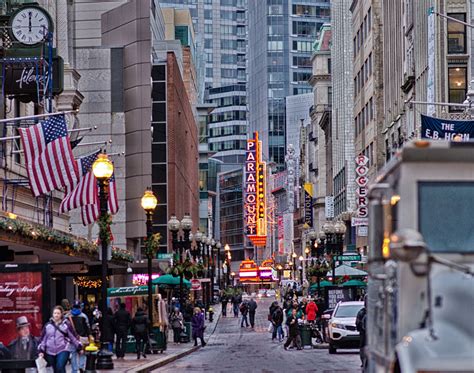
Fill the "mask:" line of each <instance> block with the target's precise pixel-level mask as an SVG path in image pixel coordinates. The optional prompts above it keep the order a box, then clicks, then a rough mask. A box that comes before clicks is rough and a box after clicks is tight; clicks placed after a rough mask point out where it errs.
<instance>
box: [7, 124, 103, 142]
mask: <svg viewBox="0 0 474 373" xmlns="http://www.w3.org/2000/svg"><path fill="white" fill-rule="evenodd" d="M96 129H97V126H94V127H87V128H74V129H72V130H67V132H68V133H73V132H83V131H87V132H90V131H92V130H96ZM19 138H20V136H7V137H0V141H9V140H17V139H19Z"/></svg>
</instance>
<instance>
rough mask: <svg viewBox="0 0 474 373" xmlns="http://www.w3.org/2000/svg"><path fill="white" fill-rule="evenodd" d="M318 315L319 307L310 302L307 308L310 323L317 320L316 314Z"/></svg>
mask: <svg viewBox="0 0 474 373" xmlns="http://www.w3.org/2000/svg"><path fill="white" fill-rule="evenodd" d="M317 313H318V306H317V305H316V303H314V302H313V301H311V302H309V303H308V305H307V306H306V316H307V319H308V321H314V320H316V314H317Z"/></svg>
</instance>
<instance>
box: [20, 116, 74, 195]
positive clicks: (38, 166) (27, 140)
mask: <svg viewBox="0 0 474 373" xmlns="http://www.w3.org/2000/svg"><path fill="white" fill-rule="evenodd" d="M19 132H20V139H21V143H22V146H23V149H24V151H25V159H26V171H27V173H28V179H29V182H30V187H31V191H32V192H33V195H34V196H35V197H37V196H39V195H41V194H46V193H48V192H51V191H52V190H54V189H60V188H62V187H68V186H73V185H75V184H76V183H77V182H78V180H79V170H78V167H77V163H76V161H75V160H74V156H73V154H72V149H71V144H70V142H69V136H68V133H67V125H66V120H65V117H64V114H60V115H53V116H50V117H47V118H46V119H45V120H43V121H41V122H39V123H38V124H35V125H34V126H30V127H28V128H20V129H19Z"/></svg>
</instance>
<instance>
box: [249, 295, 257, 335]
mask: <svg viewBox="0 0 474 373" xmlns="http://www.w3.org/2000/svg"><path fill="white" fill-rule="evenodd" d="M248 308H249V318H250V327H251V328H252V329H253V328H255V312H256V311H257V302H255V299H253V298H251V299H250V302H249V303H248Z"/></svg>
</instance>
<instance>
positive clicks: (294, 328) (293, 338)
mask: <svg viewBox="0 0 474 373" xmlns="http://www.w3.org/2000/svg"><path fill="white" fill-rule="evenodd" d="M286 325H288V339H287V340H286V342H285V344H284V345H283V348H284V349H285V350H286V349H287V348H288V346H289V345H290V344H291V342H293V345H295V346H296V348H297V349H298V350H301V349H302V348H301V337H300V331H299V329H298V317H297V310H296V309H295V308H293V309H292V311H291V315H290V316H289V317H288V318H287V319H286Z"/></svg>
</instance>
